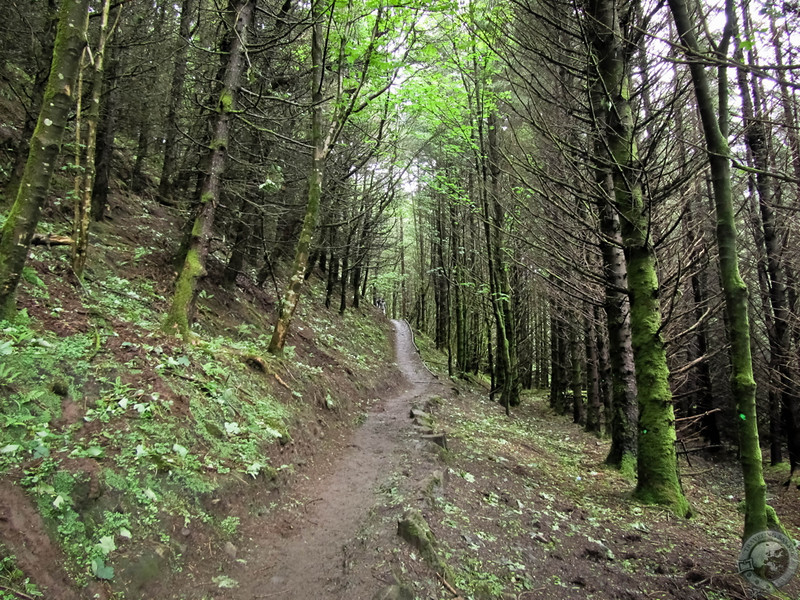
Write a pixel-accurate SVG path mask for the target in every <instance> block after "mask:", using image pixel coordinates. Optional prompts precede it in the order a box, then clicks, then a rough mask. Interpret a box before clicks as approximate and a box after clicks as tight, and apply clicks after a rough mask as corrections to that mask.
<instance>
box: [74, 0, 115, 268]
mask: <svg viewBox="0 0 800 600" xmlns="http://www.w3.org/2000/svg"><path fill="white" fill-rule="evenodd" d="M110 10H111V0H104V1H103V10H102V13H101V15H100V19H101V21H100V37H99V39H98V42H97V50H96V52H95V54H94V62H93V67H94V69H93V71H92V95H91V98H90V99H89V110H88V111H87V114H86V165H85V167H84V169H83V175H82V178H81V183H80V194H79V195H78V197H77V198H76V199H75V219H74V221H73V224H72V227H73V234H72V238H73V239H74V240H75V244H74V245H73V246H72V270H73V271H74V272H75V275H76V276H77V277H78V278H79V279H82V278H83V270H84V268H85V267H86V258H87V253H88V251H89V223H90V222H91V215H92V191H93V189H94V178H95V173H96V172H97V170H96V168H95V150H96V147H97V123H98V122H99V121H100V100H101V97H102V92H103V80H104V74H105V70H104V63H105V54H106V42H107V41H108V37H109V27H108V17H109V13H110Z"/></svg>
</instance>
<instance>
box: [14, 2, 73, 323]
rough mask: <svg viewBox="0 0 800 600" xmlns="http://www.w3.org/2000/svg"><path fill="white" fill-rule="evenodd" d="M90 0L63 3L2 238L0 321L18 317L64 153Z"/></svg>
mask: <svg viewBox="0 0 800 600" xmlns="http://www.w3.org/2000/svg"><path fill="white" fill-rule="evenodd" d="M88 4H89V2H88V0H63V2H62V4H61V10H60V12H59V23H58V33H57V34H56V41H55V44H54V47H53V61H52V65H51V68H50V77H49V78H48V80H47V87H46V89H45V93H44V98H43V101H42V109H41V112H40V113H39V120H38V121H37V123H36V128H35V129H34V132H33V135H32V137H31V142H30V150H29V152H28V160H27V162H26V163H25V169H24V170H23V173H22V178H21V179H20V184H19V186H18V191H17V196H16V199H15V201H14V205H13V206H12V208H11V211H10V212H9V214H8V217H7V218H6V222H5V225H4V226H3V229H2V234H0V319H11V318H12V317H13V316H14V314H15V313H16V303H15V301H14V296H15V292H16V289H17V284H18V283H19V279H20V277H21V275H22V268H23V267H24V266H25V260H26V258H27V256H28V249H29V248H30V243H31V238H32V237H33V234H34V232H35V231H36V225H37V224H38V223H39V217H40V215H41V211H42V205H43V204H44V201H45V199H46V198H47V191H48V188H49V186H50V178H51V176H52V174H53V170H54V169H55V166H56V161H57V159H58V155H59V153H60V151H61V141H62V138H63V136H64V129H65V127H66V124H67V118H68V116H69V110H70V108H71V107H72V104H73V101H74V97H73V94H74V88H75V81H76V79H77V76H78V71H79V69H80V60H81V54H82V53H83V49H84V47H85V45H86V35H85V31H86V24H87V19H88V14H89V10H88Z"/></svg>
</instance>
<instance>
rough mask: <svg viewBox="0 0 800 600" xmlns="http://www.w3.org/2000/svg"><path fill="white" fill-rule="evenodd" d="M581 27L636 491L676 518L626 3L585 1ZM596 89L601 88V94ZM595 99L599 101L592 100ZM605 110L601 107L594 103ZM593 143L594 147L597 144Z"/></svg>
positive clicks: (682, 510) (670, 426)
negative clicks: (634, 431) (630, 404)
mask: <svg viewBox="0 0 800 600" xmlns="http://www.w3.org/2000/svg"><path fill="white" fill-rule="evenodd" d="M587 7H588V13H589V15H588V17H589V18H588V19H587V28H588V30H589V39H590V40H591V43H592V47H593V48H592V49H593V55H592V57H591V64H590V70H591V72H592V75H594V76H595V77H596V79H597V84H596V85H594V86H593V87H592V91H593V92H594V93H593V94H592V101H593V108H595V109H596V110H597V112H599V113H601V114H602V115H603V117H604V119H603V120H601V121H600V122H599V123H598V121H597V120H595V123H597V125H598V129H599V131H598V133H599V137H600V139H601V141H602V142H603V145H604V146H605V148H604V149H603V150H602V154H600V155H599V156H596V157H595V158H596V160H597V163H598V164H599V165H600V168H601V169H602V168H603V167H604V166H605V167H606V168H607V169H609V170H610V172H611V177H612V181H613V193H612V196H611V198H610V201H612V202H613V203H614V206H615V208H616V210H617V211H619V214H620V225H621V231H622V243H623V247H624V248H625V251H626V258H627V261H626V262H627V271H628V292H629V297H630V307H631V308H630V310H631V319H630V322H631V336H632V345H633V354H634V363H635V372H636V386H637V391H638V399H639V436H638V445H637V450H638V453H637V475H638V480H637V486H636V491H635V495H636V496H637V497H638V498H639V499H641V500H643V501H645V502H649V503H655V504H663V505H666V506H669V507H671V508H672V509H673V510H674V511H675V512H676V513H677V514H679V515H682V516H683V515H687V514H688V513H689V505H688V502H687V501H686V498H685V496H684V494H683V490H682V488H681V485H680V481H679V479H678V472H677V456H676V452H675V416H674V413H673V407H672V391H671V389H670V386H669V381H668V378H669V369H668V368H667V356H666V351H665V348H664V342H663V340H662V339H661V335H660V332H661V307H660V303H659V286H658V277H657V275H656V268H655V264H656V261H655V250H654V249H653V246H652V243H651V240H650V239H649V218H648V214H647V210H646V207H645V203H644V197H643V193H642V184H641V181H640V176H639V172H640V168H639V165H638V161H639V157H638V155H637V145H636V139H635V133H634V118H633V109H632V106H631V99H630V72H629V58H628V57H629V56H630V55H631V54H632V53H631V52H630V50H631V49H630V48H627V47H626V43H627V42H626V41H625V38H624V37H623V32H622V23H621V22H620V18H621V15H632V14H635V12H636V11H634V10H632V9H633V5H632V4H627V3H626V5H625V6H622V3H621V2H620V3H618V2H617V1H615V0H593V1H590V2H588V3H587ZM601 92H602V93H601ZM598 100H599V103H598ZM601 106H602V107H604V108H601ZM596 148H598V146H596Z"/></svg>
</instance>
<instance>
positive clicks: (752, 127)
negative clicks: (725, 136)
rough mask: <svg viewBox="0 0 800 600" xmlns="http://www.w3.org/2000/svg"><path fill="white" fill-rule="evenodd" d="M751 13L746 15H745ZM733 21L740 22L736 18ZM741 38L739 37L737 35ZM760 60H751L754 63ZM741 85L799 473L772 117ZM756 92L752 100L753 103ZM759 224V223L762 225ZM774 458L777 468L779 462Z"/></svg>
mask: <svg viewBox="0 0 800 600" xmlns="http://www.w3.org/2000/svg"><path fill="white" fill-rule="evenodd" d="M745 14H746V12H745ZM729 18H731V19H733V20H734V21H735V15H731V16H730V17H729ZM750 29H751V27H750V26H749V23H748V22H745V35H747V36H751V37H752V35H753V32H752V31H750ZM736 37H738V35H737V36H736ZM734 58H735V59H736V61H737V63H742V62H743V60H744V56H743V50H742V48H741V45H739V47H738V48H737V50H736V55H735V57H734ZM748 62H750V63H752V62H754V61H753V60H752V57H751V59H750V60H749V61H748ZM736 71H737V75H738V77H737V79H738V83H739V96H740V98H741V100H742V114H743V116H744V123H745V128H744V140H745V144H746V145H747V148H748V149H749V150H750V156H751V158H752V162H753V166H754V167H755V168H756V169H757V173H756V174H755V184H756V185H755V187H756V191H757V196H758V207H759V214H760V216H761V223H760V227H761V233H762V234H763V235H761V236H759V237H760V243H761V245H762V248H763V250H764V253H765V254H766V258H767V276H768V278H769V286H768V288H769V295H768V297H769V302H770V305H771V307H772V317H773V324H772V327H771V328H769V329H768V335H769V341H770V350H771V352H770V354H771V355H770V363H771V365H770V366H771V368H772V369H773V370H774V371H776V373H775V374H776V375H777V377H778V382H779V383H778V386H777V394H779V397H780V402H781V405H782V407H783V412H784V413H785V415H786V418H785V419H784V421H785V424H786V431H787V434H788V445H789V460H790V462H791V466H792V470H793V471H794V470H795V469H796V468H797V466H798V463H799V462H800V394H799V393H798V384H797V378H796V376H795V373H794V369H793V368H792V367H793V364H794V361H793V359H792V354H791V347H792V339H791V328H790V322H789V321H790V312H789V300H788V294H787V291H786V273H785V268H784V255H785V252H784V247H783V243H782V239H781V238H782V236H781V232H780V231H779V228H778V219H777V217H776V215H775V208H774V207H775V201H776V199H777V198H776V194H774V191H773V182H772V178H771V177H770V176H769V175H768V173H767V171H769V170H770V161H769V142H768V140H767V131H766V128H765V126H764V122H765V120H766V115H765V114H764V112H763V110H762V108H761V107H762V98H761V96H762V93H761V90H760V89H759V84H758V82H757V80H756V78H755V77H753V80H752V83H751V85H750V86H748V74H747V71H746V70H745V68H744V67H739V68H737V70H736ZM751 94H752V99H751V97H750V96H751ZM758 226H759V225H758V224H757V225H756V227H758ZM775 394H776V390H770V405H771V406H770V438H771V439H770V445H771V448H773V449H775V448H776V446H777V453H778V455H779V454H780V441H777V442H776V440H780V435H779V434H780V427H779V423H780V421H778V419H777V417H778V414H777V413H778V410H777V407H775V409H773V404H774V399H773V396H774V395H775ZM772 454H773V464H774V463H775V462H776V461H775V460H774V459H775V458H777V457H775V456H774V454H775V453H774V452H773V453H772Z"/></svg>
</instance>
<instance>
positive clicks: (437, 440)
mask: <svg viewBox="0 0 800 600" xmlns="http://www.w3.org/2000/svg"><path fill="white" fill-rule="evenodd" d="M422 439H423V440H427V441H429V442H433V443H434V444H436V445H437V446H441V447H442V448H444V449H445V450H447V434H446V433H444V432H442V433H433V434H428V435H423V436H422Z"/></svg>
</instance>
